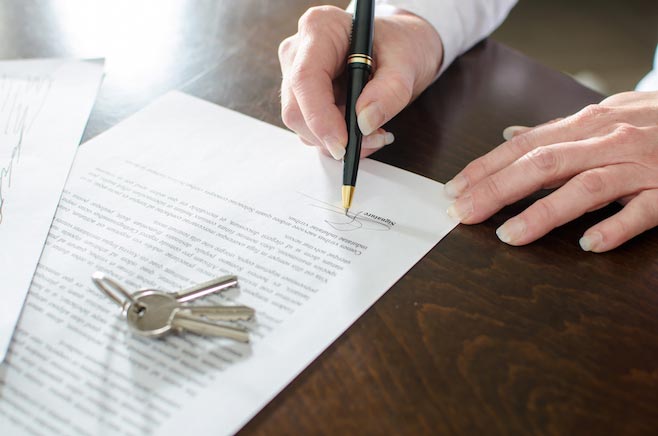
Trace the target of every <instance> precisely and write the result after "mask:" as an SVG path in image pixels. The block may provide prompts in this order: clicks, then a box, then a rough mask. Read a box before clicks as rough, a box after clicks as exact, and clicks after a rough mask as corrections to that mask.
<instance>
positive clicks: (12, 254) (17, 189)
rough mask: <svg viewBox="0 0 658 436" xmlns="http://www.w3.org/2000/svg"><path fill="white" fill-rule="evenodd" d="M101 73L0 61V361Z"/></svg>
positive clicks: (74, 64)
mask: <svg viewBox="0 0 658 436" xmlns="http://www.w3.org/2000/svg"><path fill="white" fill-rule="evenodd" d="M102 74H103V65H102V63H100V62H84V61H76V60H61V59H33V60H16V61H0V281H1V282H2V286H1V287H0V301H1V302H2V303H0V361H2V359H3V358H4V355H5V352H6V350H7V347H8V346H9V341H10V340H11V336H12V334H13V332H14V328H15V326H16V322H17V321H18V317H19V315H20V312H21V308H22V305H23V302H24V300H25V295H26V294H27V291H28V288H29V286H30V281H31V280H32V275H33V274H34V270H35V268H36V266H37V263H38V261H39V255H40V254H41V250H42V249H43V245H44V242H45V240H46V236H47V235H48V229H49V227H50V223H51V221H52V219H53V215H54V214H55V208H56V207H57V202H58V201H59V198H60V195H61V193H62V188H63V187H64V183H65V181H66V176H67V175H68V173H69V170H70V168H71V164H72V163H73V157H74V156H75V151H76V149H77V147H78V144H79V143H80V138H81V137H82V132H83V131H84V127H85V125H86V124H87V118H88V117H89V113H90V112H91V108H92V106H93V104H94V100H95V98H96V94H97V92H98V88H99V86H100V81H101V77H102Z"/></svg>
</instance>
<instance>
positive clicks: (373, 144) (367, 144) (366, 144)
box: [361, 132, 395, 149]
mask: <svg viewBox="0 0 658 436" xmlns="http://www.w3.org/2000/svg"><path fill="white" fill-rule="evenodd" d="M393 141H395V136H393V134H392V133H388V132H387V133H384V134H373V135H368V136H365V137H364V138H363V143H362V144H361V146H362V147H363V148H370V149H374V148H381V147H383V146H385V145H389V144H392V143H393Z"/></svg>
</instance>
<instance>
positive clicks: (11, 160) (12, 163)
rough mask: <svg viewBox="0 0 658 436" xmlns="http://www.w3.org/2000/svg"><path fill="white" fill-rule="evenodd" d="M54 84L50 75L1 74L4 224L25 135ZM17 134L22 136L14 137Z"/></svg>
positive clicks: (0, 215)
mask: <svg viewBox="0 0 658 436" xmlns="http://www.w3.org/2000/svg"><path fill="white" fill-rule="evenodd" d="M51 86H52V79H51V78H50V77H39V76H28V77H25V78H22V77H21V78H20V79H18V80H17V79H16V78H13V77H9V76H6V75H0V224H2V219H3V216H4V207H5V200H6V193H7V191H9V188H11V180H12V174H13V173H14V170H15V168H16V167H17V166H18V163H19V160H20V156H21V151H22V148H23V138H24V135H25V133H26V132H27V131H28V130H29V128H30V127H31V126H32V123H34V121H35V120H36V118H37V116H38V115H39V112H41V109H42V108H43V105H44V104H45V102H46V99H47V97H48V94H49V92H50V88H51ZM16 136H18V138H17V139H16V140H15V141H12V138H14V137H16ZM3 144H11V145H9V146H6V145H3Z"/></svg>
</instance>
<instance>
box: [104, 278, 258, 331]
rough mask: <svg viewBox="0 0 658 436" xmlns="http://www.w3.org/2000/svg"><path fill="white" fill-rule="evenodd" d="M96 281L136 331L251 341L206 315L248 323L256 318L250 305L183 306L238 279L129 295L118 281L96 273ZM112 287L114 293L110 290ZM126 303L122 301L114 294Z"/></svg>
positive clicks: (235, 283)
mask: <svg viewBox="0 0 658 436" xmlns="http://www.w3.org/2000/svg"><path fill="white" fill-rule="evenodd" d="M92 280H93V281H94V283H95V284H96V286H97V287H98V288H99V289H100V290H101V291H102V292H103V293H105V294H106V295H107V296H108V297H110V298H111V299H112V300H113V301H115V302H116V303H117V304H119V305H120V306H121V307H122V313H123V315H124V316H125V317H126V319H127V321H128V325H129V326H130V327H131V329H132V330H133V331H135V332H136V333H138V334H140V335H142V336H149V337H160V336H163V335H165V334H167V333H169V332H171V331H180V330H183V329H185V330H189V331H191V332H195V333H198V334H204V335H213V336H223V337H229V338H231V339H235V340H238V341H242V342H248V341H249V336H248V333H247V331H246V330H245V329H241V328H236V327H230V326H226V325H222V324H215V323H211V322H208V321H207V320H205V319H203V318H201V317H202V316H204V317H206V318H208V319H213V320H224V321H234V320H245V319H250V318H251V317H253V315H254V313H255V312H254V310H253V309H252V308H250V307H247V306H186V305H183V303H185V302H188V301H192V300H194V299H197V298H200V297H203V296H205V295H208V294H210V293H215V292H220V291H222V290H224V289H228V288H230V287H233V286H236V285H237V284H238V279H237V277H236V276H233V275H231V276H224V277H219V278H217V279H213V280H209V281H207V282H204V283H201V284H199V285H195V286H193V287H191V288H187V289H184V290H182V291H180V292H177V293H175V292H174V293H169V292H163V291H158V290H155V289H141V290H139V291H137V292H135V293H132V294H131V293H129V292H128V291H126V290H125V289H124V288H123V287H122V286H121V285H119V284H118V283H117V282H115V281H114V280H112V279H110V278H109V277H106V276H105V275H104V274H103V273H99V272H97V273H94V274H93V275H92ZM108 286H109V287H111V288H112V289H113V290H110V289H109V288H108ZM114 291H116V292H118V293H120V294H121V295H123V297H125V300H121V298H119V296H117V295H116V293H115V292H114Z"/></svg>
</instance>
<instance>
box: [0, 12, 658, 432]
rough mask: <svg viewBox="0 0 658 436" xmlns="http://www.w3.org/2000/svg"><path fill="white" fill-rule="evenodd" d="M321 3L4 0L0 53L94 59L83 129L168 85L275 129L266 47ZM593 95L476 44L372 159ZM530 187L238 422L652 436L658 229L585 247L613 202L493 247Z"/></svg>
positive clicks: (421, 162) (468, 154) (271, 50)
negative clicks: (99, 74)
mask: <svg viewBox="0 0 658 436" xmlns="http://www.w3.org/2000/svg"><path fill="white" fill-rule="evenodd" d="M74 3H77V5H74ZM315 3H317V2H312V1H304V0H278V1H275V0H240V1H236V0H224V1H211V0H207V1H176V0H171V1H152V2H148V3H147V2H131V1H127V0H126V1H117V0H115V1H105V2H93V4H92V2H60V1H57V0H52V1H47V0H43V1H37V0H13V1H12V0H7V1H3V2H0V58H3V59H9V58H23V57H53V56H70V57H94V56H105V57H106V58H107V76H106V79H105V82H104V84H103V87H102V89H101V92H100V96H99V98H98V101H97V104H96V106H95V108H94V111H93V113H92V116H91V119H90V122H89V125H88V127H87V130H86V133H85V139H89V138H91V137H93V136H95V135H96V134H98V133H100V132H101V131H104V130H106V129H107V128H109V127H111V126H113V125H114V124H116V123H117V122H119V121H120V120H122V119H123V118H125V117H127V116H128V115H130V114H132V113H134V112H136V111H137V110H139V109H140V108H142V107H143V106H145V105H146V104H147V103H149V102H150V101H151V100H153V99H154V98H156V97H157V96H159V95H161V94H163V93H164V92H166V91H168V90H171V89H179V90H183V91H185V92H189V93H192V94H194V95H197V96H199V97H202V98H204V99H207V100H210V101H213V102H215V103H217V104H220V105H223V106H227V107H229V108H232V109H236V110H238V111H240V112H243V113H246V114H248V115H251V116H254V117H256V118H260V119H262V120H265V121H267V122H269V123H272V124H275V125H279V126H283V124H282V122H281V119H280V114H279V98H278V88H279V84H280V83H279V82H280V72H279V66H278V61H277V55H276V49H277V45H278V42H279V41H280V40H282V39H283V38H284V37H285V36H288V35H289V34H292V33H294V31H295V29H296V23H297V18H298V17H299V16H300V15H301V14H302V12H303V11H304V10H305V9H306V8H307V7H309V6H311V5H313V4H315ZM600 98H601V97H600V96H599V95H597V94H595V93H593V92H591V91H589V90H587V89H585V88H583V87H581V86H580V85H578V84H576V83H575V82H574V81H573V80H571V79H570V78H568V77H566V76H564V75H562V74H560V73H557V72H555V71H552V70H550V69H548V68H546V67H543V66H541V65H539V64H537V63H536V62H534V61H532V60H530V59H528V58H526V57H524V56H523V55H521V54H519V53H516V52H514V51H512V50H510V49H509V48H506V47H505V46H502V45H501V44H498V43H496V42H495V41H485V42H483V43H481V44H479V45H478V46H476V47H475V48H474V49H473V50H471V51H470V52H469V53H467V54H466V55H465V56H463V57H462V58H461V59H459V60H458V61H457V62H456V63H455V64H454V65H453V66H452V67H451V68H450V69H449V70H448V72H447V73H446V74H445V75H444V76H443V77H441V79H440V80H439V81H438V82H437V83H435V84H434V85H433V86H432V87H431V88H430V89H429V90H428V91H427V92H426V93H425V94H424V95H422V96H421V97H420V98H419V99H418V100H417V101H416V102H415V103H413V104H412V105H411V106H410V107H409V108H408V109H406V110H405V111H404V112H403V113H402V114H401V115H400V116H398V117H397V118H396V119H395V120H393V121H392V122H391V123H390V124H389V125H388V129H389V130H390V131H392V132H394V133H395V135H396V142H395V145H393V146H391V147H388V148H386V149H384V150H382V151H381V152H379V153H377V154H376V155H375V156H374V157H375V159H378V160H381V161H384V162H387V163H390V164H393V165H396V166H399V167H402V168H405V169H407V170H410V171H413V172H416V173H419V174H422V175H424V176H427V177H430V178H432V179H435V180H438V181H441V182H445V181H446V180H448V179H449V178H451V177H452V176H453V175H454V174H456V173H457V171H458V170H460V169H461V168H462V167H463V166H464V165H466V164H467V163H468V162H469V161H470V160H472V159H473V158H475V157H477V156H479V155H481V154H483V153H485V152H486V151H488V150H489V149H491V148H492V147H494V146H495V145H497V144H498V143H499V142H500V141H501V137H500V133H501V130H502V129H503V128H504V127H506V126H508V125H510V124H526V125H532V124H535V123H540V122H542V121H545V120H548V119H551V118H554V117H556V116H560V115H565V114H569V113H571V112H574V111H576V110H577V109H579V108H580V107H582V106H583V105H585V104H588V103H591V102H596V101H598V100H600ZM536 198H537V196H535V197H533V198H530V199H527V200H524V201H521V202H519V203H518V204H516V205H514V206H511V207H509V208H506V209H504V210H503V211H501V212H500V213H498V214H496V215H495V216H494V217H493V218H491V219H490V220H488V221H487V222H485V223H483V224H480V225H476V226H459V227H458V228H457V229H456V230H454V231H453V232H452V233H451V234H450V235H448V236H447V237H446V238H445V239H444V240H443V241H442V242H441V243H440V244H439V245H438V246H437V247H436V248H434V249H433V250H432V251H431V252H430V253H429V254H428V255H427V256H426V257H425V258H424V259H423V260H421V261H420V262H419V263H418V265H416V266H415V267H414V268H413V269H412V270H411V271H410V272H409V273H408V274H407V275H405V276H404V277H403V278H402V279H401V280H400V281H399V282H398V283H397V284H396V285H395V286H393V288H392V289H391V290H390V291H389V292H388V293H387V294H386V295H385V296H384V297H383V298H382V299H381V300H380V301H379V302H378V303H376V304H375V306H374V307H373V308H371V309H370V310H369V311H368V312H367V313H366V314H365V315H364V316H363V317H362V318H361V319H359V320H358V321H357V322H356V323H355V324H354V325H353V326H352V327H351V328H350V329H349V330H348V331H347V332H346V333H345V334H344V335H343V336H342V337H341V338H340V339H339V340H338V341H336V343H334V344H333V345H332V346H330V347H329V348H328V349H327V350H326V351H325V352H324V353H323V354H322V355H321V356H320V357H319V358H318V359H317V360H316V361H315V362H313V363H312V364H311V365H310V366H309V367H308V369H306V370H305V371H304V372H303V373H302V374H301V375H300V376H299V377H298V378H297V379H296V380H295V381H294V382H293V383H292V384H291V385H290V386H288V387H287V388H286V389H285V390H284V391H283V392H282V393H281V394H280V395H279V396H278V397H276V398H275V399H274V400H273V401H272V402H271V403H270V404H269V405H268V406H267V407H265V409H263V411H261V412H260V413H259V414H258V415H257V416H256V418H254V419H253V420H252V421H251V422H250V423H249V424H248V425H247V426H246V427H245V428H244V429H243V433H244V434H254V433H258V434H315V433H328V434H339V433H340V434H342V433H352V434H354V433H359V434H373V433H377V434H399V433H401V434H417V433H436V434H650V433H654V434H655V433H656V432H657V431H658V231H656V230H655V229H654V230H652V231H650V232H647V233H645V234H644V235H642V236H640V237H638V238H636V239H635V240H633V241H631V242H630V243H627V244H625V245H624V246H622V247H620V248H618V249H617V250H615V251H613V252H611V253H607V254H591V253H584V252H582V251H581V250H580V249H579V247H578V243H577V241H578V238H579V237H580V236H581V235H582V233H583V232H584V231H585V229H587V228H588V227H589V226H591V225H592V224H594V223H595V222H597V220H600V219H601V218H603V217H606V216H608V215H610V214H611V213H613V212H614V211H615V210H617V207H616V206H610V207H608V208H605V209H603V210H600V211H598V212H595V213H590V214H588V215H587V216H585V217H583V218H581V219H578V220H576V221H575V222H573V223H571V224H568V225H565V226H563V227H561V228H559V229H557V230H555V231H553V232H551V233H550V234H549V235H547V236H546V237H544V238H542V239H541V240H540V241H538V242H535V243H533V244H531V245H529V246H526V247H520V248H515V247H510V246H507V245H505V244H503V243H501V242H499V241H498V239H497V238H496V236H495V234H494V231H495V229H496V228H497V227H498V226H499V225H500V224H502V223H503V222H504V221H505V220H506V219H507V218H509V217H511V216H512V215H513V214H515V213H518V212H519V211H521V210H522V209H523V208H524V207H526V206H528V205H529V204H530V203H531V202H532V201H533V199H536ZM355 291H358V290H355Z"/></svg>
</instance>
